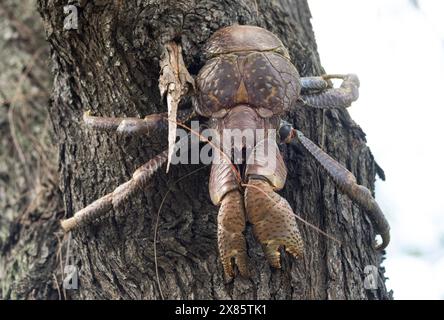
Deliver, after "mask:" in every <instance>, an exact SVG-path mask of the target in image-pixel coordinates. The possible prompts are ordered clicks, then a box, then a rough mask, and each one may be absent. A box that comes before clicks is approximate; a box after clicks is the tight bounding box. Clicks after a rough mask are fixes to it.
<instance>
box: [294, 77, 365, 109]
mask: <svg viewBox="0 0 444 320" xmlns="http://www.w3.org/2000/svg"><path fill="white" fill-rule="evenodd" d="M330 79H342V80H343V81H342V84H341V86H340V87H339V88H332V87H331V86H330V83H329V81H328V80H330ZM301 82H302V95H301V99H302V100H303V102H304V103H305V104H306V105H308V106H311V107H313V108H347V107H349V106H350V105H351V104H352V103H353V102H354V101H356V100H357V99H358V98H359V86H360V83H359V79H358V76H356V75H354V74H347V75H324V76H322V77H307V78H302V79H301ZM313 91H314V92H313Z"/></svg>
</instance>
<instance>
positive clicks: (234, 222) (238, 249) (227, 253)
mask: <svg viewBox="0 0 444 320" xmlns="http://www.w3.org/2000/svg"><path fill="white" fill-rule="evenodd" d="M217 222H218V228H217V239H218V245H219V254H220V258H221V260H222V265H223V268H224V272H225V276H226V277H227V278H229V279H231V278H234V276H235V273H234V268H233V262H234V263H235V264H236V265H237V267H238V269H239V273H240V274H241V276H243V277H246V278H248V277H250V271H249V270H248V257H247V246H246V241H245V236H244V234H243V232H244V230H245V210H244V204H243V199H242V195H241V194H240V192H239V191H238V190H234V191H231V192H229V193H227V194H226V195H225V196H224V198H223V199H222V204H221V207H220V209H219V215H218V218H217Z"/></svg>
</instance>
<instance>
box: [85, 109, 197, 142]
mask: <svg viewBox="0 0 444 320" xmlns="http://www.w3.org/2000/svg"><path fill="white" fill-rule="evenodd" d="M193 116H194V112H193V111H192V110H191V109H189V110H181V111H179V112H178V117H177V118H178V119H177V120H178V121H179V122H186V121H188V120H190V119H191V118H192V117H193ZM83 121H84V123H85V125H86V126H87V127H89V128H91V129H95V130H101V131H116V132H117V133H118V134H122V135H131V136H140V135H144V134H151V133H152V132H154V131H157V130H166V129H167V128H168V114H166V113H158V114H151V115H149V116H146V117H145V118H143V119H140V118H111V117H95V116H91V113H90V112H89V111H87V112H85V113H84V115H83Z"/></svg>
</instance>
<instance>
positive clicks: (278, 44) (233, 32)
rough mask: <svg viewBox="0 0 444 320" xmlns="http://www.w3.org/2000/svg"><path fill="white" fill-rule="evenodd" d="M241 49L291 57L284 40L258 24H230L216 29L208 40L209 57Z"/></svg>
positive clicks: (207, 53) (205, 50) (206, 52)
mask: <svg viewBox="0 0 444 320" xmlns="http://www.w3.org/2000/svg"><path fill="white" fill-rule="evenodd" d="M241 51H276V52H279V53H280V54H282V55H284V56H285V57H287V58H289V55H288V52H287V49H285V47H284V45H283V44H282V41H281V40H279V38H278V37H276V36H275V35H274V34H273V33H271V32H270V31H267V30H265V29H263V28H260V27H256V26H239V25H236V26H230V27H225V28H222V29H220V30H218V31H216V32H215V33H214V34H213V35H212V36H211V38H210V39H209V40H208V41H207V43H206V45H205V47H204V52H205V54H206V56H207V57H208V58H212V57H214V56H217V55H220V54H228V53H234V52H241Z"/></svg>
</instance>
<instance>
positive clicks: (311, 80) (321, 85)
mask: <svg viewBox="0 0 444 320" xmlns="http://www.w3.org/2000/svg"><path fill="white" fill-rule="evenodd" d="M301 85H302V88H301V89H302V94H304V93H308V92H313V91H321V90H325V89H328V88H331V87H332V86H331V85H330V83H329V82H328V81H327V80H326V79H324V78H323V77H302V78H301Z"/></svg>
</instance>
